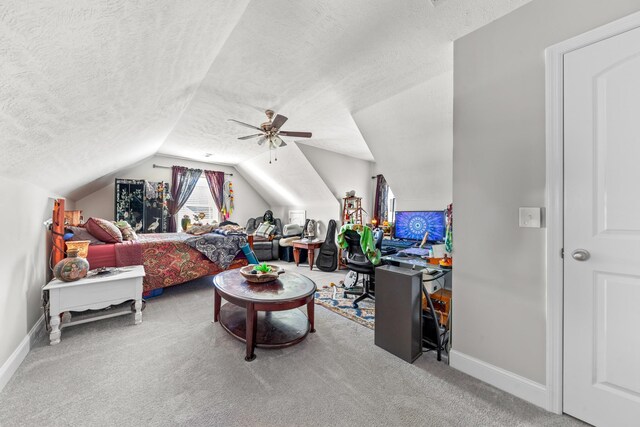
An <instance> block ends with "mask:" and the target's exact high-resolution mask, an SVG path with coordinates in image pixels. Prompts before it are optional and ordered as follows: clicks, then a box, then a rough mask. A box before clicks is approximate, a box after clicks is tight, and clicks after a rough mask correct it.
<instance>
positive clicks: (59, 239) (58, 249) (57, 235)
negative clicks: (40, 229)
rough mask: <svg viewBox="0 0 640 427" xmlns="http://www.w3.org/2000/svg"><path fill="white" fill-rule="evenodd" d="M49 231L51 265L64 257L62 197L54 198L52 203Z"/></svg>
mask: <svg viewBox="0 0 640 427" xmlns="http://www.w3.org/2000/svg"><path fill="white" fill-rule="evenodd" d="M51 220H52V221H53V224H52V225H51V233H52V240H53V248H52V249H51V251H52V253H51V260H52V266H53V265H56V264H57V263H58V262H60V261H61V260H62V259H63V258H64V255H65V254H64V238H63V237H64V199H56V201H55V202H54V203H53V216H52V217H51Z"/></svg>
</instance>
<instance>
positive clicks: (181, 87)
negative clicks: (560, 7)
mask: <svg viewBox="0 0 640 427" xmlns="http://www.w3.org/2000/svg"><path fill="white" fill-rule="evenodd" d="M527 1H528V0H441V1H439V2H438V4H439V6H437V7H434V6H433V4H432V3H431V2H430V1H428V0H407V1H403V2H398V1H397V0H379V1H375V2H372V1H370V0H350V1H347V2H346V1H344V0H324V1H311V0H304V1H295V2H294V1H290V0H268V1H266V0H253V1H249V0H191V1H189V2H174V1H171V0H147V1H137V2H131V1H127V0H111V1H109V2H85V1H82V0H68V1H65V2H49V1H45V0H34V1H29V2H25V1H22V0H8V1H3V2H2V3H0V21H1V22H0V23H1V25H0V135H1V136H0V138H2V139H1V140H0V143H1V144H2V148H3V156H2V157H0V174H1V175H9V176H13V177H16V178H21V179H24V180H27V181H31V182H34V183H35V184H38V185H40V186H43V187H45V188H47V189H50V190H53V191H56V192H58V193H59V194H69V192H70V191H71V190H73V189H74V188H77V187H80V186H82V185H84V184H86V183H89V182H91V181H92V180H95V179H97V178H99V177H101V176H104V175H106V174H108V173H110V172H112V171H114V170H116V169H119V168H122V167H125V166H127V165H129V164H133V163H135V162H138V161H140V160H141V159H143V158H145V157H148V156H150V155H153V154H154V153H156V152H160V153H164V154H169V155H171V154H173V155H179V156H180V157H188V158H192V159H194V160H201V161H202V160H205V159H204V157H203V156H204V154H205V153H214V154H215V161H217V162H224V163H231V164H239V163H241V162H244V161H247V160H248V159H250V158H252V157H254V156H256V155H258V154H259V153H262V152H263V151H262V150H264V148H258V147H257V146H256V145H255V144H253V143H252V142H250V141H244V142H241V141H237V139H236V138H237V137H238V136H242V135H246V133H244V129H243V128H239V127H236V126H235V125H233V124H232V123H229V122H227V121H226V120H227V119H228V118H236V119H239V120H242V121H246V122H249V123H255V124H256V125H257V124H259V123H261V122H262V121H264V115H263V112H262V111H263V110H264V109H265V108H273V109H275V110H276V111H277V112H280V113H282V114H284V115H286V116H288V117H289V118H290V120H289V122H288V123H287V124H286V126H285V128H286V129H288V130H304V131H306V130H308V131H312V132H313V133H314V138H313V139H311V140H310V141H309V142H306V143H308V144H311V145H316V146H318V147H322V148H324V149H328V150H332V151H335V152H338V153H343V154H347V155H350V156H354V157H358V158H361V159H365V160H373V155H372V152H371V151H370V150H369V147H368V146H367V143H366V141H365V140H364V139H363V137H362V134H361V133H360V130H359V129H358V127H357V126H356V124H355V122H354V120H353V118H352V113H353V112H354V111H358V110H361V109H363V108H365V107H367V106H370V105H373V104H375V103H378V102H380V101H381V100H384V99H387V98H389V97H391V96H392V95H394V94H396V93H399V92H401V91H402V90H404V89H407V88H410V87H414V86H416V85H417V84H420V83H421V82H424V81H427V80H430V79H431V78H432V77H434V76H438V75H441V74H442V73H443V72H446V71H448V70H450V69H451V67H452V61H451V57H450V50H451V49H450V43H451V41H452V40H454V39H456V38H458V37H460V36H462V35H464V34H466V33H468V32H470V31H472V30H474V29H476V28H478V27H480V26H482V25H484V24H486V23H488V22H490V21H492V20H494V19H496V18H497V17H499V16H501V15H503V14H505V13H507V12H509V11H511V10H513V9H515V8H516V7H519V6H521V5H522V4H524V3H527ZM384 119H385V118H384V117H380V120H381V121H382V120H384ZM388 126H389V127H393V126H394V123H389V124H388ZM398 131H399V132H402V130H401V129H398ZM59 166H61V167H60V168H59V169H54V168H55V167H59Z"/></svg>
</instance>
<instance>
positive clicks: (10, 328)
mask: <svg viewBox="0 0 640 427" xmlns="http://www.w3.org/2000/svg"><path fill="white" fill-rule="evenodd" d="M51 197H53V194H52V193H50V192H48V191H46V190H44V189H42V188H40V187H36V186H35V185H33V184H28V183H26V182H22V181H16V180H12V179H8V178H4V177H0V198H1V199H2V200H5V201H8V202H10V205H11V206H13V208H12V209H0V224H4V227H3V231H2V245H0V325H2V332H0V367H1V366H2V365H3V364H4V363H5V362H6V361H7V359H8V358H9V356H10V355H11V354H12V353H13V352H14V350H16V348H17V347H18V345H19V344H20V342H21V341H22V340H23V339H24V338H25V336H26V335H27V333H28V332H29V330H31V328H32V327H33V326H34V325H35V324H36V322H37V321H38V319H39V318H40V316H42V308H41V307H42V304H41V300H40V298H41V288H42V287H43V286H44V285H45V284H46V282H47V271H48V261H49V260H48V256H47V255H48V254H47V246H48V245H47V232H46V229H45V227H44V225H43V222H44V221H45V220H46V219H48V218H51V216H52V210H53V199H52V198H51ZM0 388H1V386H0Z"/></svg>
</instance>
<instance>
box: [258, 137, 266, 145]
mask: <svg viewBox="0 0 640 427" xmlns="http://www.w3.org/2000/svg"><path fill="white" fill-rule="evenodd" d="M266 141H267V137H266V136H264V135H262V138H260V139H259V140H258V145H264V143H265V142H266Z"/></svg>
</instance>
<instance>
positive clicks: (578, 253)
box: [571, 249, 591, 261]
mask: <svg viewBox="0 0 640 427" xmlns="http://www.w3.org/2000/svg"><path fill="white" fill-rule="evenodd" d="M571 256H572V257H573V259H575V260H576V261H586V260H588V259H589V258H590V257H591V254H590V253H589V251H588V250H586V249H576V250H575V251H573V252H572V253H571Z"/></svg>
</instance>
